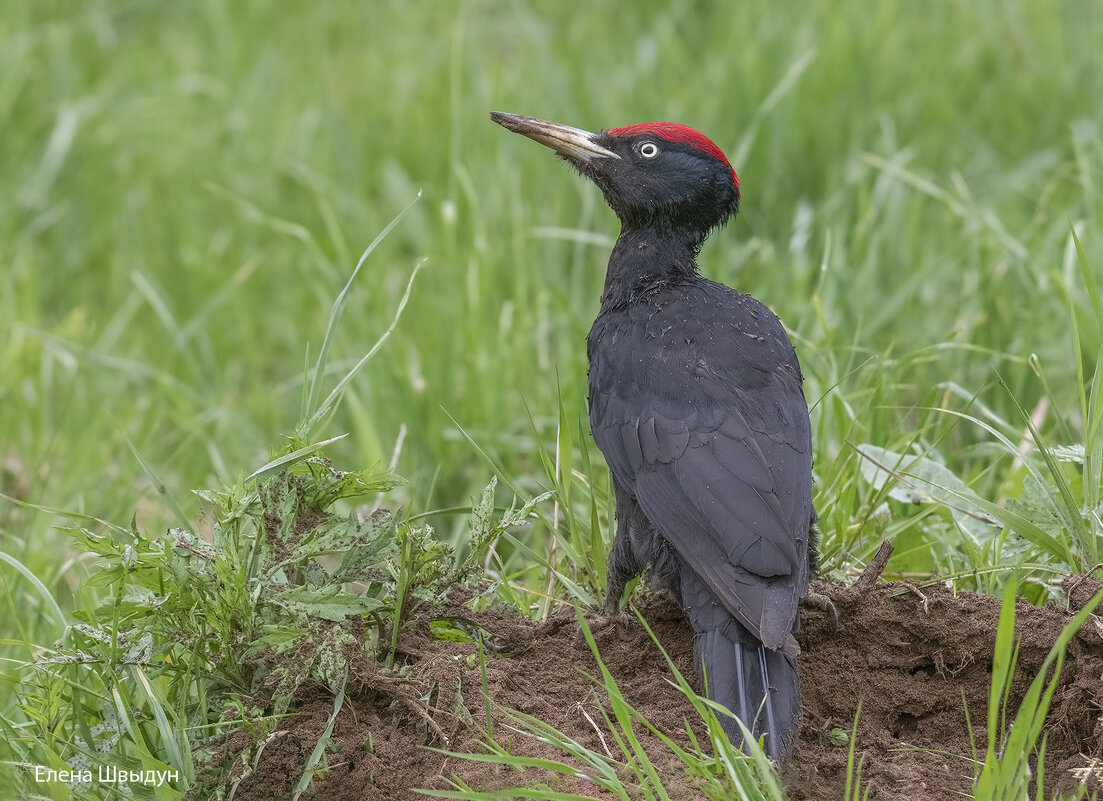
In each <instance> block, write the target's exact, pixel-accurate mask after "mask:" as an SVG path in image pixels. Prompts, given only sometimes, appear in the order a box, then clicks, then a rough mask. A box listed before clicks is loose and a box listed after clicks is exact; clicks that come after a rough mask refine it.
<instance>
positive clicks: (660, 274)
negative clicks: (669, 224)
mask: <svg viewBox="0 0 1103 801" xmlns="http://www.w3.org/2000/svg"><path fill="white" fill-rule="evenodd" d="M700 244H701V237H699V236H694V235H692V234H691V233H690V232H683V231H671V230H669V229H659V228H651V227H642V228H624V229H622V230H621V233H620V237H619V238H618V239H617V243H616V245H614V246H613V253H612V255H610V257H609V268H608V270H607V271H606V273H605V290H604V292H603V293H602V295H601V308H602V309H603V310H606V309H613V308H623V307H625V306H629V305H631V304H633V303H641V302H648V301H649V300H650V299H652V298H654V296H655V294H656V293H658V292H661V291H663V290H664V289H665V288H667V287H669V286H670V285H672V284H674V283H676V282H678V281H681V280H684V279H686V278H689V277H692V276H696V275H697V260H696V256H697V249H698V248H699V247H700Z"/></svg>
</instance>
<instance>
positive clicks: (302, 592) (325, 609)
mask: <svg viewBox="0 0 1103 801" xmlns="http://www.w3.org/2000/svg"><path fill="white" fill-rule="evenodd" d="M270 600H271V602H272V603H275V604H277V605H279V606H281V607H283V608H284V609H286V610H287V611H289V612H291V613H293V614H296V615H301V616H304V617H308V618H309V617H314V618H321V619H322V620H332V621H333V622H335V623H336V622H340V621H342V620H344V619H345V618H347V617H351V616H352V615H363V614H367V613H368V612H374V611H375V610H377V609H380V608H381V607H382V606H383V602H382V601H380V600H378V599H376V598H372V597H371V596H368V595H352V594H351V593H347V592H345V591H344V590H342V589H341V588H340V587H333V586H330V587H322V588H320V589H315V588H314V587H308V586H305V585H304V586H296V587H290V588H288V589H286V590H284V591H283V592H275V593H272V596H271V598H270Z"/></svg>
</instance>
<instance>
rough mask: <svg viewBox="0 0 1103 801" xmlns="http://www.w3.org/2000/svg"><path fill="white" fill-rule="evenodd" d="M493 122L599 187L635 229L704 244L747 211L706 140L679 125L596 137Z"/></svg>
mask: <svg viewBox="0 0 1103 801" xmlns="http://www.w3.org/2000/svg"><path fill="white" fill-rule="evenodd" d="M490 118H491V119H492V120H493V121H494V122H496V123H498V124H499V125H501V126H503V127H504V128H507V129H509V130H511V131H513V132H515V133H519V134H522V135H524V136H527V137H528V138H529V139H533V140H535V141H537V142H539V143H540V144H542V145H546V146H547V147H550V148H551V149H552V150H554V151H555V152H556V153H558V154H559V155H560V156H562V157H563V158H564V159H566V160H567V161H569V162H570V163H571V164H572V165H574V166H575V167H576V168H577V169H578V171H579V172H581V173H582V174H583V175H585V176H586V177H587V178H589V179H590V180H592V181H593V182H594V183H596V184H597V185H598V186H599V187H600V188H601V191H602V192H603V193H604V194H605V200H606V201H607V202H608V203H609V205H610V207H612V209H613V211H615V212H616V213H617V216H618V217H619V218H620V221H621V223H622V224H623V225H625V226H627V227H633V228H636V227H645V226H654V227H659V228H670V229H677V230H683V231H687V232H689V233H691V234H695V235H697V236H698V237H699V238H700V239H704V237H705V236H706V235H707V234H708V232H709V231H710V230H711V229H713V228H717V227H719V226H721V225H723V224H724V223H725V222H727V221H728V220H729V219H730V218H731V217H734V216H735V213H736V212H737V211H738V210H739V178H738V177H737V176H736V174H735V170H733V169H732V166H731V164H729V163H728V160H727V159H726V158H725V157H724V153H723V152H722V151H721V150H720V148H718V147H717V146H716V145H715V144H713V143H712V141H711V140H709V139H708V138H707V137H705V136H704V135H703V134H701V133H698V132H697V131H695V130H694V129H692V128H690V127H688V126H686V125H679V124H678V123H674V122H645V123H641V124H639V125H629V126H626V127H623V128H610V129H608V130H604V131H601V132H599V133H590V132H589V131H583V130H580V129H578V128H571V127H570V126H567V125H560V124H559V123H556V122H548V121H547V120H538V119H536V118H534V117H525V116H523V115H521V114H506V113H504V112H500V111H495V112H492V113H491V115H490Z"/></svg>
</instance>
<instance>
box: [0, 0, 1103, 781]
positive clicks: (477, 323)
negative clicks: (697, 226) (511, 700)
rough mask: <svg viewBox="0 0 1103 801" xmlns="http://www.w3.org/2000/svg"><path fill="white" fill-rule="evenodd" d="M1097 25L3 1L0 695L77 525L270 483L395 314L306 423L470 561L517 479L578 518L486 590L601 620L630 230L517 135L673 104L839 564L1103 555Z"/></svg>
mask: <svg viewBox="0 0 1103 801" xmlns="http://www.w3.org/2000/svg"><path fill="white" fill-rule="evenodd" d="M1101 14H1103V12H1100V11H1099V10H1098V9H1096V8H1095V7H1094V6H1092V5H1091V4H1086V3H1073V2H1069V3H1053V4H1044V3H1033V2H1026V0H1022V1H1021V2H1015V1H1014V0H1006V1H1005V2H997V1H996V0H986V1H981V2H974V3H935V4H926V3H925V4H915V3H906V2H885V3H878V4H875V5H871V4H868V3H862V2H857V1H856V0H855V1H853V2H841V3H828V2H809V3H803V4H798V5H793V4H789V5H785V6H779V5H777V4H774V5H770V4H740V5H738V6H733V7H728V6H723V5H715V6H712V7H708V8H702V7H698V6H696V5H694V4H690V3H681V2H675V3H669V4H660V3H644V4H637V5H635V6H633V7H632V8H628V9H626V8H625V7H624V6H623V4H615V3H611V2H608V3H605V2H602V3H590V4H586V5H585V6H584V7H581V6H580V7H571V6H570V5H562V6H552V5H549V4H536V3H522V2H471V3H467V4H463V5H458V4H457V5H454V6H452V5H448V6H441V5H440V4H435V3H424V4H412V3H399V2H378V3H371V4H351V3H327V4H315V5H312V6H310V8H309V9H306V8H303V9H298V8H295V9H292V8H291V7H289V6H286V5H284V4H261V3H222V2H216V1H215V0H209V1H208V2H196V3H190V4H168V3H156V2H151V1H148V0H147V1H142V0H135V1H134V2H97V1H96V0H90V1H89V2H84V3H69V2H61V1H60V0H58V1H56V2H51V1H49V0H43V1H42V2H35V3H24V2H18V0H3V2H0V130H2V131H3V136H0V179H2V180H0V274H2V281H0V363H2V364H3V370H0V493H3V495H4V496H5V497H6V498H7V499H8V500H6V501H2V502H0V550H2V554H0V556H2V557H3V561H2V563H0V641H2V642H0V658H2V659H3V661H0V683H2V684H3V686H4V687H5V688H9V689H13V690H14V687H15V683H16V682H17V681H18V678H19V676H20V675H21V674H20V672H19V671H18V669H17V665H18V664H20V663H22V662H23V661H24V660H27V659H30V658H31V657H32V656H33V655H34V654H35V653H36V652H38V650H39V648H41V647H52V646H53V644H54V643H55V641H56V640H57V639H58V637H59V636H60V635H61V634H62V632H63V630H64V625H65V623H66V622H69V621H71V619H72V618H71V617H69V616H71V614H72V613H73V612H74V611H81V610H84V611H89V610H91V609H94V608H95V607H96V606H97V605H98V603H99V602H100V601H101V600H102V599H101V598H100V597H99V596H98V592H99V590H98V589H97V588H96V587H93V586H89V585H88V579H89V575H90V574H89V567H88V566H89V561H90V559H89V556H88V555H87V554H85V553H82V552H80V551H78V550H74V549H70V547H69V540H68V539H67V538H66V537H65V535H64V534H63V533H62V532H61V529H62V528H63V527H66V526H69V525H71V522H72V519H73V518H72V515H73V514H78V515H85V516H86V517H87V518H88V519H87V520H85V521H84V524H86V525H87V526H88V527H90V528H93V529H95V530H96V531H98V532H99V533H101V534H102V533H104V532H107V531H110V530H112V529H111V528H110V526H115V527H117V528H118V529H121V530H127V529H129V528H130V526H129V525H128V521H130V520H131V518H132V516H133V517H136V521H137V527H138V528H139V529H140V530H142V531H151V532H158V531H163V530H164V529H165V528H166V527H167V526H170V525H180V524H181V523H180V521H181V520H182V519H183V520H194V519H196V514H197V511H198V509H199V503H200V501H199V499H198V498H196V497H194V496H192V495H190V494H189V491H190V490H191V489H192V488H195V487H213V486H218V485H225V484H231V485H232V484H233V483H234V482H235V481H237V480H238V479H239V478H240V477H241V476H244V475H248V474H250V473H252V472H253V471H254V470H256V469H257V468H259V467H261V466H262V465H264V464H265V463H266V461H267V458H268V455H269V449H270V447H271V446H272V444H273V443H274V442H277V441H279V437H280V436H282V435H292V434H294V433H295V431H296V426H297V425H298V424H299V422H300V420H302V419H305V418H306V417H307V416H308V413H313V412H314V411H316V410H317V408H318V406H317V404H319V403H320V402H321V401H322V400H323V399H324V398H325V397H326V395H327V394H328V393H329V391H330V390H331V389H332V388H333V387H335V386H336V385H337V384H338V382H340V381H341V380H342V379H343V378H345V377H346V376H350V374H351V373H352V372H353V371H354V368H355V367H356V365H357V363H358V362H359V361H360V360H361V358H362V357H363V356H365V354H367V353H368V352H369V351H370V350H371V349H372V346H373V344H374V343H376V342H377V341H378V340H379V339H380V338H381V337H382V336H384V335H385V334H386V332H388V330H389V329H390V327H391V325H392V324H393V322H394V320H395V316H396V312H397V311H398V310H399V308H400V307H401V306H402V305H403V303H404V298H405V296H406V293H407V291H408V289H409V293H410V294H409V302H408V304H406V305H405V308H404V310H403V313H402V316H401V319H399V320H398V321H397V324H395V325H394V328H393V331H392V332H391V333H390V337H389V339H387V341H386V342H385V344H384V345H383V346H382V347H381V348H380V349H379V350H378V351H377V352H376V353H375V354H374V356H373V357H372V360H371V362H370V363H369V364H368V366H367V367H365V369H363V370H361V371H359V372H358V373H356V374H355V375H352V376H351V378H350V380H349V381H348V383H347V385H346V386H345V388H344V394H343V396H342V403H341V404H340V405H339V406H336V407H335V408H334V409H333V410H332V412H333V413H332V416H330V417H326V418H325V419H323V420H318V421H315V426H314V429H315V430H314V431H313V436H312V437H310V440H311V441H315V440H319V439H327V438H330V437H333V436H337V435H339V434H347V435H348V436H347V437H345V438H344V439H342V440H340V441H339V442H337V443H334V445H333V446H331V447H332V449H333V453H334V455H335V457H337V458H339V459H340V461H341V463H344V464H352V465H364V466H367V465H373V464H384V465H385V464H393V466H394V468H395V470H396V471H397V472H398V473H400V474H402V475H403V476H405V477H407V478H408V479H409V482H408V483H407V484H406V485H405V486H404V487H402V488H400V489H399V490H397V491H396V494H395V495H394V498H393V502H394V503H395V504H397V505H402V504H408V506H409V509H410V512H411V514H412V515H414V516H415V517H416V516H417V515H427V516H429V517H430V518H431V519H432V521H433V524H434V526H435V528H436V529H437V531H438V532H439V533H440V534H441V535H442V536H444V537H445V538H446V539H449V540H450V541H452V542H453V544H454V545H456V546H457V547H461V548H462V545H463V541H464V536H465V534H466V532H467V531H468V529H469V522H468V519H467V514H468V512H470V510H471V507H472V506H473V505H477V504H476V503H475V502H473V501H472V498H475V497H477V496H478V495H479V493H480V491H481V489H482V488H483V487H484V486H485V485H486V484H487V481H488V480H489V478H490V476H491V474H492V473H497V474H498V475H499V478H500V479H501V481H502V484H503V485H504V486H505V487H508V488H509V489H510V490H511V491H514V492H515V493H516V494H517V495H519V496H521V497H533V496H536V495H538V494H539V493H541V492H543V491H552V492H554V493H555V494H554V497H553V499H552V501H551V502H549V503H547V504H542V505H540V506H539V507H537V509H536V513H537V514H538V516H539V517H540V519H539V520H538V521H537V522H536V524H535V525H534V527H533V528H532V530H531V531H527V532H526V536H525V537H524V540H523V542H522V541H521V540H519V539H517V538H514V539H512V540H511V539H510V535H509V534H508V533H507V534H505V535H503V537H502V538H501V539H500V540H499V541H498V542H497V544H496V546H495V547H494V548H493V550H492V552H491V556H490V557H489V558H488V560H487V565H488V567H489V568H490V570H491V571H492V574H493V575H494V576H495V577H496V578H497V579H498V580H499V582H500V585H499V588H500V592H501V593H502V595H503V597H506V598H508V599H510V600H513V601H514V602H516V603H518V604H519V605H528V604H530V603H531V604H534V605H535V611H536V612H537V613H544V612H546V611H547V609H548V608H549V607H550V604H551V602H552V601H551V597H552V596H555V597H561V596H570V597H574V598H578V599H583V600H586V599H590V598H592V596H593V594H594V591H595V589H597V588H600V586H601V571H602V570H603V566H602V564H601V558H600V551H601V548H602V546H603V543H604V539H605V538H606V537H607V535H608V527H609V518H610V499H609V493H608V484H607V478H606V476H605V472H604V467H603V463H602V460H601V458H600V455H599V454H598V453H597V452H596V450H595V449H594V448H593V446H592V443H589V441H588V434H587V432H586V425H585V360H584V342H583V340H584V335H585V333H586V331H587V330H588V327H589V324H590V321H591V320H592V318H593V315H594V313H595V311H596V307H597V300H598V296H599V294H600V287H601V283H602V280H603V267H604V263H605V259H606V256H607V251H608V248H609V245H610V244H611V242H612V239H613V237H614V236H615V233H616V229H615V221H614V220H613V218H612V215H611V213H610V212H608V210H607V209H605V207H604V205H603V204H602V202H601V199H600V197H599V195H598V193H597V191H596V190H595V189H594V188H593V187H590V186H587V185H584V184H583V183H582V182H580V181H579V180H578V179H577V178H575V177H573V176H572V175H570V174H569V171H568V170H567V169H566V168H565V167H564V166H563V165H562V164H560V163H558V162H557V161H556V160H555V159H554V158H552V157H550V156H549V155H548V154H547V153H546V152H543V151H542V150H541V149H540V148H538V147H536V146H533V145H531V143H528V142H525V141H523V140H522V139H520V138H518V137H511V136H510V135H508V134H507V133H506V132H504V131H501V130H498V129H497V128H496V127H494V126H492V125H491V124H490V122H489V121H488V118H487V112H489V111H490V110H492V109H501V110H507V111H517V112H523V113H529V114H534V115H537V116H545V117H548V118H552V119H556V120H560V121H563V122H567V123H570V124H574V125H579V126H583V127H589V128H600V127H608V126H614V125H621V124H626V123H631V122H638V121H643V120H648V119H663V118H667V119H676V120H678V121H682V122H686V123H689V124H691V125H694V126H695V127H698V128H700V129H701V130H703V131H704V132H706V133H707V134H708V135H709V136H710V137H712V138H713V139H715V140H716V142H717V143H718V144H719V145H720V146H721V147H722V148H724V149H725V151H726V152H727V153H728V154H729V156H731V158H732V161H733V164H735V167H736V169H737V170H738V172H739V174H740V178H741V181H742V185H743V189H744V198H743V206H742V212H741V214H740V216H739V218H738V219H737V220H736V222H735V223H734V224H732V225H730V226H729V227H728V228H727V229H726V230H725V231H723V232H722V233H720V234H718V235H716V236H714V237H713V239H712V240H711V241H710V242H709V243H708V245H707V246H706V248H705V250H704V252H703V253H702V255H701V266H702V269H703V271H704V272H705V273H706V274H707V275H709V276H710V277H714V278H717V279H719V280H723V281H726V282H728V283H731V284H732V285H734V286H736V287H737V288H739V289H742V290H744V291H749V292H752V293H754V294H755V295H756V296H757V297H759V298H761V299H762V300H764V301H765V302H767V303H768V304H769V305H771V306H772V307H773V308H774V309H775V310H776V311H777V312H778V313H779V314H780V316H781V317H782V319H783V320H784V321H785V322H786V324H787V325H788V326H789V328H790V330H791V331H792V335H793V338H794V341H795V342H796V343H797V346H798V352H799V355H800V358H801V362H802V366H803V368H804V372H805V375H806V379H807V383H806V389H807V395H808V398H809V400H810V402H811V403H812V404H814V408H813V426H814V435H815V448H816V477H817V485H816V492H817V496H816V504H817V508H818V509H819V511H820V514H821V520H822V528H823V532H824V541H823V545H824V551H825V554H826V560H825V564H826V567H827V569H828V570H829V571H831V572H832V573H833V574H835V575H836V576H841V575H846V574H848V573H850V572H852V571H853V570H854V569H855V568H857V567H859V566H860V565H861V563H862V562H863V560H864V559H865V558H867V557H868V556H869V555H870V554H871V553H872V552H873V550H874V549H875V548H876V546H877V544H878V543H879V542H880V540H881V539H882V538H883V537H886V536H888V537H891V538H892V539H893V540H894V541H895V543H896V546H897V549H896V553H895V555H894V557H893V560H892V561H891V562H890V566H889V573H890V574H893V575H919V576H927V575H931V574H940V575H949V576H954V577H957V579H956V580H957V581H958V584H959V585H960V586H962V587H964V588H969V589H974V588H975V589H981V590H985V591H989V592H998V591H999V590H1000V589H1001V588H1002V586H1003V585H1004V584H1005V583H1006V581H1007V579H1008V578H1009V577H1010V576H1011V575H1013V574H1014V575H1018V576H1020V577H1022V578H1023V581H1022V583H1021V584H1020V585H1019V586H1020V591H1021V592H1023V593H1024V594H1025V595H1027V596H1028V597H1030V598H1032V599H1033V600H1042V599H1044V598H1047V597H1052V596H1053V595H1054V594H1056V592H1057V591H1056V590H1055V586H1056V582H1057V580H1058V579H1059V578H1060V575H1061V574H1062V573H1064V572H1066V571H1067V570H1069V569H1090V568H1092V567H1093V566H1094V565H1096V564H1097V563H1098V562H1099V561H1101V557H1100V551H1101V550H1103V548H1101V545H1100V534H1101V528H1103V527H1101V524H1100V520H1099V509H1100V504H1101V501H1103V489H1101V484H1103V481H1101V476H1103V472H1101V466H1103V431H1101V427H1103V369H1100V368H1101V367H1103V304H1101V302H1100V299H1099V294H1098V285H1099V284H1100V283H1101V282H1103V276H1101V275H1100V271H1101V270H1103V226H1101V225H1100V223H1101V222H1103V213H1101V209H1103V203H1101V202H1100V201H1101V198H1100V187H1103V83H1101V82H1100V81H1099V80H1098V75H1097V72H1098V56H1097V55H1096V52H1097V50H1098V42H1099V41H1100V40H1101V39H1103V17H1101ZM419 191H420V192H421V198H420V200H418V201H417V202H416V203H415V204H414V206H413V207H412V208H411V209H410V210H409V211H408V212H407V213H406V215H405V216H404V217H403V218H402V219H401V220H400V221H399V223H398V224H397V225H396V227H395V228H394V229H393V230H392V231H391V232H390V234H389V235H388V236H387V237H386V238H385V239H383V240H382V241H381V242H380V243H379V246H378V247H377V248H376V249H375V250H374V251H373V252H372V253H371V254H370V256H369V257H368V258H367V260H366V261H365V262H364V266H363V267H362V269H361V272H360V274H359V275H358V276H357V279H356V281H354V282H351V283H350V285H349V288H348V291H347V294H344V295H342V294H341V292H342V288H343V287H344V286H345V284H346V282H348V281H349V277H350V275H351V274H352V272H353V268H354V266H355V265H356V262H357V259H358V257H359V256H360V254H361V253H362V252H363V251H364V249H365V248H367V247H368V245H369V243H371V241H372V240H373V239H374V238H375V237H376V236H377V235H378V234H379V233H380V232H381V231H383V229H384V228H385V226H386V225H387V223H388V222H389V221H390V220H392V219H394V218H395V216H396V215H398V214H399V213H400V212H401V211H402V209H404V208H406V207H407V206H408V205H409V204H410V203H411V202H414V201H415V198H417V196H418V193H419ZM1074 231H1075V234H1076V235H1075V236H1074V235H1073V232H1074ZM423 259H425V260H426V261H425V262H424V266H420V265H422V260H423ZM415 273H416V277H414V276H415ZM411 280H412V281H413V284H412V288H411V284H410V282H411ZM339 296H341V297H342V300H343V303H344V314H343V316H342V317H341V319H340V324H339V325H337V326H336V327H335V328H334V329H333V331H332V332H330V331H328V330H327V327H328V323H329V322H330V321H331V320H332V319H334V318H333V317H332V316H331V310H332V308H333V303H334V299H335V298H338V297H339ZM323 350H324V353H323ZM316 364H321V365H322V367H323V369H322V370H321V373H320V374H319V375H316V376H314V377H312V376H311V373H310V368H311V367H312V366H314V365H316ZM472 443H474V446H473V444H472ZM867 445H868V446H871V447H872V448H880V449H881V451H880V452H881V453H882V454H883V453H884V452H886V451H887V452H891V453H893V454H897V455H899V456H906V457H907V458H906V459H901V460H899V463H898V464H893V465H885V466H886V467H889V468H891V469H892V470H893V471H894V473H895V475H892V476H889V475H888V474H887V473H885V471H883V470H882V471H880V472H879V468H876V467H873V468H871V466H870V463H869V461H868V460H867V459H866V458H865V457H863V456H861V455H859V450H858V448H859V447H861V448H862V452H864V453H867V454H868V453H872V451H870V450H869V449H868V448H865V447H864V446H867ZM1020 451H1022V452H1023V453H1022V455H1020ZM931 465H935V466H938V467H941V468H942V471H941V472H939V471H937V470H934V469H932V468H931ZM917 494H918V500H919V502H918V503H913V501H915V500H916V499H917ZM505 500H506V501H507V502H508V500H509V499H508V498H506V499H505ZM59 510H66V512H67V514H60V513H59ZM978 518H982V519H980V520H978ZM97 520H98V521H101V522H96V521H97ZM986 520H994V521H996V523H995V524H994V525H993V524H990V523H988V522H985V521H986ZM108 524H110V525H108ZM42 692H44V693H47V694H49V693H51V692H56V688H53V689H51V688H49V687H44V688H42ZM14 703H15V693H14V692H11V693H8V692H3V691H0V713H3V714H5V715H10V714H12V713H13V710H14ZM166 724H167V725H169V727H171V724H172V721H171V719H170V718H166ZM0 789H2V788H0Z"/></svg>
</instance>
